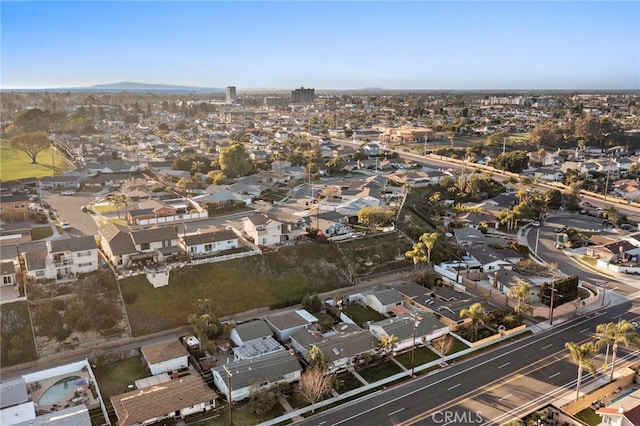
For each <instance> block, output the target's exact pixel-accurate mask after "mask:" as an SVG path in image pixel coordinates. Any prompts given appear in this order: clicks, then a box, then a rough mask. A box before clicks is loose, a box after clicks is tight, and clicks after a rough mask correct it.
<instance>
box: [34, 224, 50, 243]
mask: <svg viewBox="0 0 640 426" xmlns="http://www.w3.org/2000/svg"><path fill="white" fill-rule="evenodd" d="M52 235H53V229H51V227H50V226H38V227H37V228H32V229H31V239H32V240H33V241H36V240H42V239H45V238H48V237H50V236H52Z"/></svg>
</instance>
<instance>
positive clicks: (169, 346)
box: [140, 340, 189, 364]
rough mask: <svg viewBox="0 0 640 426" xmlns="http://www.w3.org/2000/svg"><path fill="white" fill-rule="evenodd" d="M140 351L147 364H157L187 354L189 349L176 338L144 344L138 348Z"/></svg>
mask: <svg viewBox="0 0 640 426" xmlns="http://www.w3.org/2000/svg"><path fill="white" fill-rule="evenodd" d="M140 352H142V355H143V356H144V357H145V359H146V360H147V361H148V362H149V364H158V363H160V362H164V361H170V360H172V359H176V358H181V357H183V356H189V351H187V348H185V347H184V345H183V344H182V343H180V341H178V340H171V341H169V342H161V343H156V344H154V345H146V346H143V347H141V348H140Z"/></svg>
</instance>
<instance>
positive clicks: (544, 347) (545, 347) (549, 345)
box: [540, 343, 553, 350]
mask: <svg viewBox="0 0 640 426" xmlns="http://www.w3.org/2000/svg"><path fill="white" fill-rule="evenodd" d="M551 346H553V345H552V344H551V343H549V344H548V345H547V346H543V347H541V348H540V349H542V350H544V349H547V348H550V347H551Z"/></svg>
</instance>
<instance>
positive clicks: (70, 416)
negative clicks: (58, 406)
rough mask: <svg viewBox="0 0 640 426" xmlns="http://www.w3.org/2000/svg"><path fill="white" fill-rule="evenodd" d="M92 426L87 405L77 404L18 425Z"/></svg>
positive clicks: (17, 425)
mask: <svg viewBox="0 0 640 426" xmlns="http://www.w3.org/2000/svg"><path fill="white" fill-rule="evenodd" d="M40 425H46V426H90V425H91V416H90V415H89V409H88V408H87V406H86V405H84V404H81V405H75V406H72V407H68V408H64V409H62V410H58V411H53V412H51V413H47V414H43V415H41V416H37V417H36V418H35V419H32V420H27V421H25V422H22V423H17V424H16V426H40Z"/></svg>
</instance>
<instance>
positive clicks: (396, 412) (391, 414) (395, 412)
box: [388, 408, 404, 417]
mask: <svg viewBox="0 0 640 426" xmlns="http://www.w3.org/2000/svg"><path fill="white" fill-rule="evenodd" d="M402 410H404V408H401V409H399V410H396V411H394V412H392V413H389V414H388V416H389V417H391V416H393V415H394V414H398V413H399V412H400V411H402Z"/></svg>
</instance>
